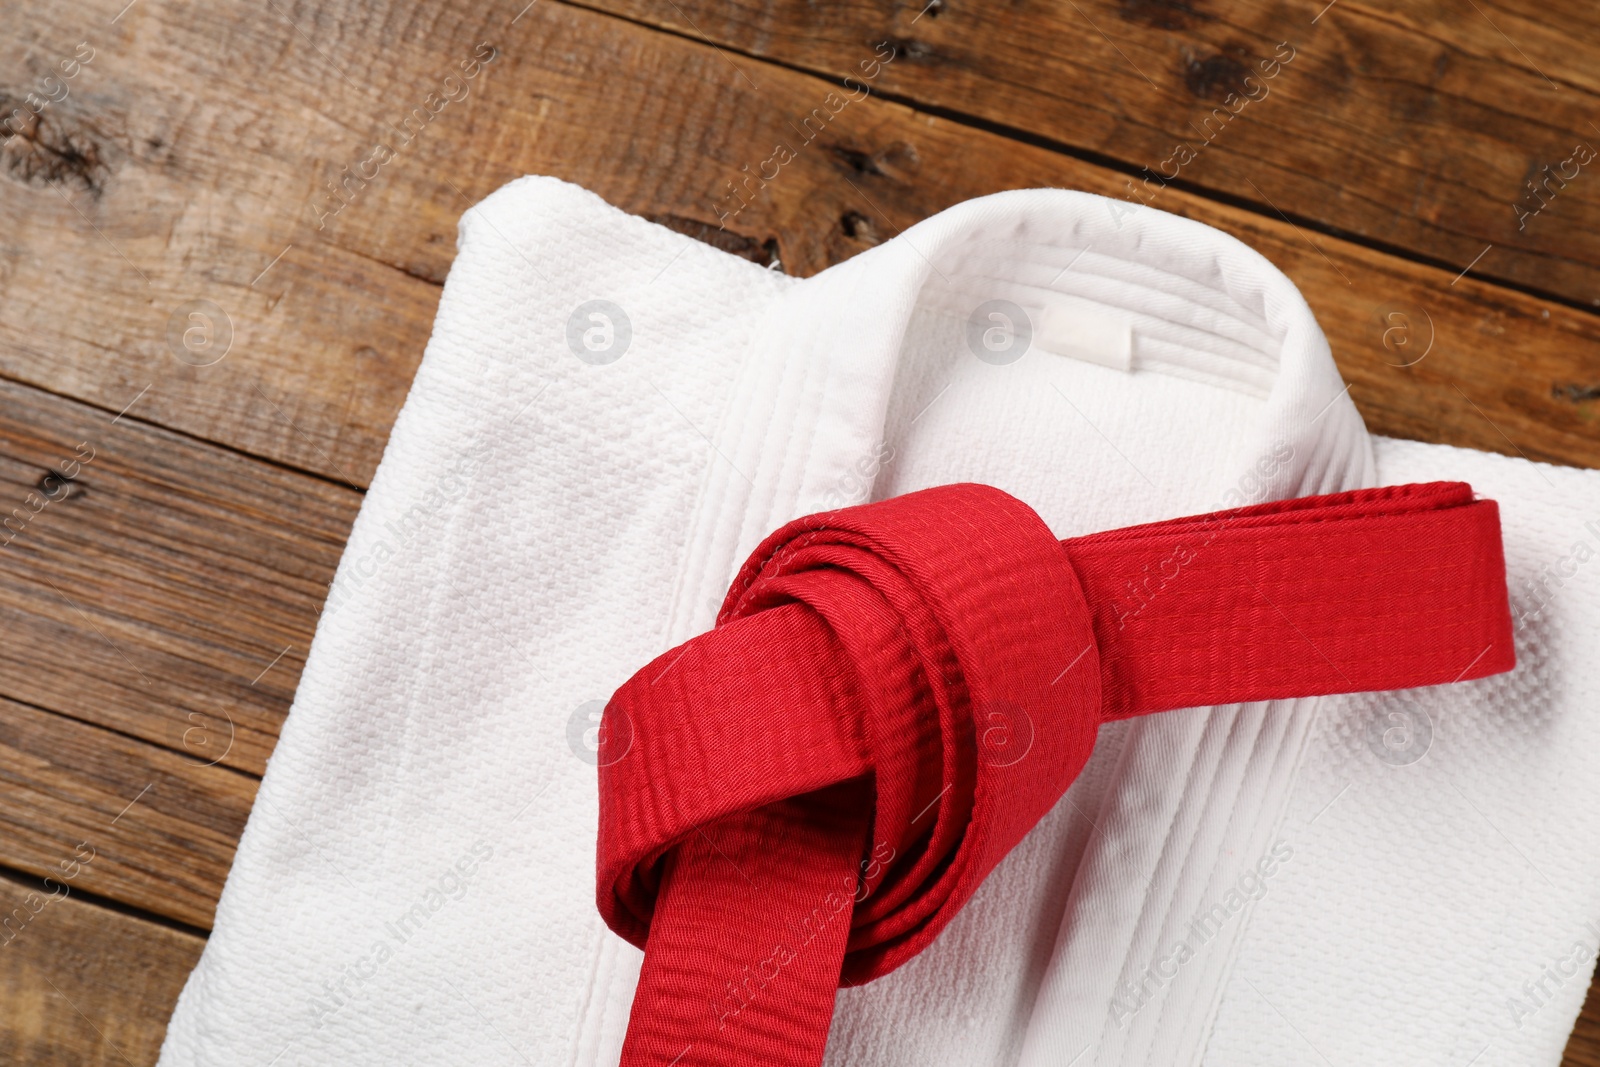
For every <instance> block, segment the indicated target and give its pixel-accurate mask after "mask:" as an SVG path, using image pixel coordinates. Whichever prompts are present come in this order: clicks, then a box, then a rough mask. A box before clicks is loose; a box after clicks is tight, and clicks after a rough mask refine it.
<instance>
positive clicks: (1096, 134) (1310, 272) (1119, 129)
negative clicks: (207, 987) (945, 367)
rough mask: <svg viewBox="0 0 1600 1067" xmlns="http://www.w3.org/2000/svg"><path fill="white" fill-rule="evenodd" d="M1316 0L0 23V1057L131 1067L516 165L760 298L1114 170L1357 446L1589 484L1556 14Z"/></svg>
mask: <svg viewBox="0 0 1600 1067" xmlns="http://www.w3.org/2000/svg"><path fill="white" fill-rule="evenodd" d="M1324 2H1325V0H1281V2H1280V0H1001V2H999V3H994V2H979V0H922V3H915V2H900V0H834V2H820V0H721V2H717V0H592V2H588V3H584V4H577V3H568V2H563V0H536V2H534V3H532V4H527V6H524V4H526V3H527V0H492V2H487V3H473V4H467V3H459V2H457V3H450V2H447V0H431V2H427V3H418V2H408V0H367V2H362V3H357V2H354V0H264V2H252V3H243V2H240V0H203V2H202V0H192V2H184V0H134V2H133V3H131V4H130V3H127V2H126V0H70V2H69V0H16V2H13V3H12V4H10V5H9V6H8V7H7V9H6V18H5V19H4V21H3V24H0V114H4V115H7V116H9V117H8V118H5V119H4V120H3V121H5V122H6V124H7V125H6V129H5V130H4V131H3V132H0V137H3V136H6V135H7V134H9V135H10V136H9V137H8V138H7V139H6V140H5V143H4V146H3V147H0V513H9V515H10V516H11V519H10V521H9V522H8V523H7V528H6V529H5V531H3V533H0V541H4V542H5V547H3V548H0V618H3V620H4V622H3V625H4V639H3V640H0V912H3V913H6V914H11V913H12V912H13V909H15V908H18V907H23V908H24V909H25V910H24V911H23V912H22V914H23V915H25V916H28V920H27V921H26V923H25V924H24V925H23V926H22V928H21V929H20V932H18V933H15V936H12V937H10V938H9V939H8V940H6V944H5V945H4V946H3V947H0V1005H3V1007H0V1061H4V1062H6V1063H19V1064H36V1063H37V1064H45V1063H49V1064H69V1063H70V1064H128V1065H143V1064H148V1063H152V1062H154V1059H155V1056H156V1052H157V1049H158V1048H159V1044H160V1040H161V1035H162V1032H163V1027H164V1025H165V1021H166V1018H167V1016H168V1014H169V1012H170V1010H171V1007H172V1004H173V1002H174V1000H175V998H176V996H177V994H178V991H179V989H180V988H181V986H182V983H183V980H184V978H185V976H186V974H187V972H188V970H189V969H190V967H191V966H192V965H193V963H194V961H195V959H196V957H197V956H198V954H199V952H200V948H201V946H202V944H203V942H204V938H205V936H206V931H207V929H208V928H209V927H210V925H211V922H212V915H213V908H214V906H215V903H216V899H217V895H218V893H219V891H220V889H221V886H222V882H223V878H224V876H225V875H226V872H227V870H228V866H229V863H230V861H231V859H232V856H233V849H234V844H235V841H236V840H237V838H238V836H239V833H240V831H241V829H242V827H243V826H244V822H245V818H246V816H247V815H248V813H249V810H250V805H251V801H252V798H253V796H254V793H255V786H256V782H257V779H258V777H259V775H260V774H261V772H262V769H263V767H264V765H265V762H266V759H267V757H268V755H269V754H270V753H271V751H272V745H273V742H274V739H275V738H276V736H277V732H278V728H279V726H280V725H281V723H282V721H283V718H284V716H285V714H286V712H287V710H288V707H289V703H290V700H291V698H292V697H293V695H294V690H295V685H296V681H297V679H298V676H299V672H300V669H301V666H302V664H303V663H304V659H305V654H306V649H307V647H308V645H309V643H310V641H311V636H312V631H313V629H314V627H315V625H316V620H317V614H318V610H319V607H320V605H321V603H322V600H323V597H324V595H325V593H326V589H327V583H328V582H329V581H330V579H331V577H332V574H333V568H334V566H335V564H336V562H337V560H338V558H339V553H340V549H341V547H342V545H343V542H344V540H345V537H346V535H347V533H348V531H349V528H350V524H351V521H352V520H353V518H354V516H355V513H356V509H357V507H358V506H359V504H360V500H361V494H362V490H363V487H364V486H366V485H367V483H368V481H369V479H370V478H371V476H372V473H373V469H374V467H375V466H376V464H377V462H378V458H379V456H380V454H381V452H382V449H383V444H384V440H385V437H386V436H387V434H388V431H389V427H390V425H391V422H392V420H393V418H394V415H395V413H396V411H397V409H398V408H399V406H400V403H401V401H402V399H403V398H404V396H405V393H406V389H407V386H408V383H409V381H410V379H411V375H412V372H413V370H414V369H415V367H416V365H417V361H418V359H419V357H420V355H421V352H422V348H423V345H424V343H425V341H426V339H427V336H428V331H429V325H430V322H431V320H432V317H433V313H434V308H435V304H436V302H437V300H438V296H439V287H440V284H441V283H442V281H443V280H444V277H445V273H446V271H447V270H448V269H449V266H450V261H451V257H452V255H453V250H454V243H455V226H456V221H457V219H458V217H459V216H460V215H461V213H462V211H463V210H464V209H466V208H467V207H468V206H469V205H470V204H472V203H473V202H475V201H476V200H478V199H480V198H481V197H483V196H485V195H486V194H488V193H489V192H491V191H492V190H494V189H495V188H497V187H498V186H500V185H501V184H503V183H505V182H506V181H509V180H511V179H512V178H515V177H517V176H519V175H522V174H525V173H543V174H554V175H557V176H560V177H562V178H566V179H568V180H571V181H574V182H578V183H580V184H582V185H585V186H587V187H589V188H591V189H593V190H595V191H597V192H598V193H600V194H601V195H602V196H604V197H606V198H607V199H608V200H610V201H611V202H613V203H615V204H617V205H619V206H620V207H622V208H624V209H626V210H628V211H631V212H635V213H639V214H643V215H646V216H648V217H651V218H653V219H656V220H657V221H659V222H662V223H664V224H665V225H668V226H671V227H674V228H676V229H679V230H682V231H684V232H687V233H689V234H692V235H694V236H696V237H699V238H701V239H703V240H707V241H710V242H711V243H714V244H716V245H718V246H719V247H722V248H724V249H725V250H727V251H730V252H734V253H736V254H740V255H745V256H748V257H750V258H752V259H755V260H757V261H759V262H762V263H771V262H774V261H776V263H777V264H778V265H779V267H780V268H781V269H782V270H784V271H787V272H789V273H791V274H810V273H813V272H815V271H818V270H820V269H822V268H824V267H826V266H828V265H829V264H832V263H836V262H839V261H840V260H843V259H846V258H848V257H849V256H851V255H853V254H855V253H856V252H859V251H860V250H862V249H863V248H866V247H868V246H870V245H872V244H875V243H877V242H879V241H882V240H885V239H886V238H888V237H890V236H892V235H893V234H895V233H896V232H898V231H899V230H900V229H902V228H903V227H905V226H907V225H909V224H910V223H912V222H914V221H916V220H919V219H922V218H924V217H926V216H928V215H930V214H932V213H934V212H936V211H939V210H940V209H942V208H944V207H947V206H949V205H951V204H954V203H956V202H958V201H961V200H964V199H967V198H969V197H972V196H977V195H980V194H983V193H989V192H994V191H996V190H1000V189H1006V188H1014V187H1027V186H1041V185H1055V186H1066V187H1073V188H1080V189H1088V190H1092V191H1095V192H1101V193H1106V194H1109V195H1113V196H1128V195H1136V194H1130V188H1138V189H1140V190H1145V192H1144V194H1142V195H1143V196H1144V197H1145V198H1146V199H1148V202H1150V203H1151V204H1153V206H1156V207H1159V208H1162V209H1165V210H1168V211H1173V212H1177V213H1179V214H1183V215H1188V216H1191V217H1193V218H1196V219H1200V220H1202V221H1204V222H1207V223H1210V224H1211V225H1213V226H1217V227H1220V228H1222V229H1224V230H1227V231H1228V232H1230V233H1233V234H1236V235H1238V236H1239V237H1241V238H1242V239H1243V240H1245V241H1246V242H1248V243H1249V244H1251V245H1253V246H1254V247H1256V248H1258V249H1260V250H1261V251H1262V252H1263V253H1264V254H1266V255H1267V256H1268V257H1269V258H1270V259H1271V260H1272V261H1273V262H1275V263H1276V264H1278V265H1279V266H1280V267H1282V269H1283V270H1285V271H1286V272H1287V273H1288V274H1289V275H1290V276H1291V277H1292V278H1293V279H1294V280H1295V281H1296V282H1297V283H1298V284H1299V285H1300V286H1301V287H1302V288H1303V289H1304V291H1305V293H1306V296H1307V298H1308V299H1309V300H1310V302H1311V304H1312V306H1313V307H1314V309H1315V311H1316V313H1317V317H1318V319H1319V320H1320V321H1321V323H1322V325H1323V328H1324V329H1325V330H1326V331H1327V333H1328V335H1329V338H1330V339H1331V341H1332V344H1333V350H1334V354H1335V356H1336V357H1337V359H1338V361H1339V365H1340V367H1341V369H1342V370H1343V372H1344V374H1345V376H1346V379H1347V380H1348V381H1349V382H1350V383H1351V384H1352V396H1353V397H1354V398H1355V400H1356V402H1357V404H1358V406H1359V407H1360V409H1361V411H1362V413H1363V414H1364V415H1365V416H1366V419H1367V422H1368V425H1369V426H1370V427H1371V428H1372V429H1373V430H1374V431H1376V432H1380V433H1387V434H1392V435H1397V436H1402V437H1411V438H1418V439H1422V440H1429V441H1443V442H1450V443H1454V444H1459V445H1465V446H1470V447H1473V448H1481V449H1488V450H1491V451H1496V452H1505V453H1509V454H1514V455H1524V456H1528V457H1530V458H1534V459H1540V460H1547V461H1551V462H1556V463H1566V464H1574V465H1578V466H1587V467H1594V466H1597V465H1600V421H1597V420H1600V316H1597V312H1600V175H1595V174H1592V173H1591V172H1592V171H1594V170H1596V169H1600V160H1595V159H1594V158H1593V157H1594V149H1593V148H1589V149H1588V153H1587V154H1588V157H1589V160H1590V162H1589V163H1588V164H1587V165H1585V164H1584V163H1583V162H1580V160H1582V158H1583V156H1584V153H1583V151H1581V149H1582V148H1584V147H1587V146H1591V145H1593V146H1600V128H1597V127H1596V125H1595V121H1600V118H1596V117H1597V116H1600V106H1597V103H1600V14H1597V11H1596V9H1595V7H1594V5H1592V4H1588V3H1580V2H1577V0H1544V2H1535V0H1402V2H1401V3H1399V4H1398V5H1392V4H1389V3H1376V2H1364V0H1335V2H1334V3H1332V4H1327V5H1326V6H1324ZM923 3H925V4H926V6H922V5H923ZM125 4H126V6H124V5H125ZM884 42H887V43H888V45H889V47H891V48H892V49H893V52H892V54H893V57H894V58H893V60H892V61H891V62H889V63H887V64H885V65H883V66H882V67H881V70H879V71H878V72H877V76H876V77H875V78H874V79H873V80H872V81H871V95H870V96H869V97H868V98H866V99H862V100H858V101H855V102H852V103H850V104H849V105H848V106H847V107H845V108H844V109H842V110H840V111H839V112H838V113H837V114H836V115H834V114H831V113H830V114H829V115H828V116H827V117H828V121H827V123H826V126H825V129H824V132H823V134H822V135H821V136H819V137H817V138H816V140H815V141H814V142H813V143H811V144H810V145H807V146H806V147H805V148H804V149H803V150H801V151H800V152H799V153H798V154H797V157H796V158H795V159H794V160H793V161H792V162H790V163H788V164H787V165H786V166H784V167H783V169H782V171H781V173H780V175H779V177H777V178H776V179H774V180H773V181H772V182H770V183H769V184H768V185H767V186H766V188H764V189H762V190H760V191H759V193H758V194H756V195H753V196H752V198H751V201H750V203H749V204H748V206H746V207H744V208H743V210H741V211H739V213H738V214H737V215H736V216H735V217H734V218H732V219H731V220H729V223H728V226H727V228H726V229H725V230H719V229H718V227H717V223H718V220H719V211H724V210H727V209H728V206H729V205H730V204H737V203H738V201H737V200H734V201H730V200H729V199H728V195H729V188H730V187H729V183H730V182H731V181H737V180H741V179H742V178H743V177H744V175H745V174H746V173H748V171H746V170H744V169H743V168H745V167H748V168H750V170H755V169H757V168H758V167H759V166H760V164H761V161H763V160H765V159H767V158H768V157H769V156H770V155H771V154H772V150H773V146H774V144H775V143H776V142H777V141H779V140H788V139H791V134H792V132H793V127H794V126H795V125H797V124H799V123H801V122H802V121H803V120H804V118H805V117H806V116H807V115H808V114H810V113H811V112H812V111H813V109H815V108H825V107H827V106H828V105H827V104H826V102H825V101H826V98H827V96H828V94H829V93H831V92H836V91H840V90H841V89H842V86H843V82H842V79H843V78H844V76H845V75H847V74H849V73H851V72H852V71H859V70H860V64H861V63H862V62H863V61H864V60H867V59H869V58H872V57H873V56H874V52H875V50H876V49H878V48H879V47H880V46H881V45H882V43H884ZM1285 42H1286V46H1285V45H1284V43H1285ZM484 46H488V49H487V50H485V48H484ZM1291 52H1292V55H1293V58H1292V59H1290V60H1288V61H1287V62H1286V63H1284V64H1283V65H1282V67H1281V69H1280V70H1279V72H1278V74H1277V76H1276V77H1275V78H1273V79H1272V80H1271V81H1270V83H1269V88H1270V92H1268V94H1267V95H1266V96H1264V97H1262V96H1259V92H1260V83H1247V82H1245V81H1244V77H1245V75H1246V74H1247V73H1248V72H1249V71H1250V69H1251V68H1252V66H1255V65H1256V64H1258V63H1259V61H1261V60H1262V59H1265V58H1268V57H1272V56H1274V55H1275V54H1276V55H1278V56H1280V57H1281V56H1283V55H1288V54H1290V53H1291ZM490 54H492V56H493V58H492V60H491V61H489V62H488V63H487V64H486V65H483V66H482V67H481V69H480V70H479V71H478V72H477V73H476V76H475V77H474V78H472V79H471V80H470V81H455V82H446V81H445V78H446V76H447V75H450V74H452V73H455V74H457V75H458V76H459V74H460V71H461V69H462V68H461V64H462V62H463V61H466V62H468V63H470V62H472V61H473V60H474V58H475V57H481V56H483V55H490ZM1251 85H1256V90H1255V93H1256V95H1257V98H1256V99H1253V100H1252V101H1251V102H1250V103H1249V104H1248V105H1247V106H1244V107H1243V108H1242V110H1240V111H1239V114H1238V115H1237V117H1230V118H1229V119H1228V120H1227V121H1226V122H1222V120H1219V119H1217V118H1216V117H1215V113H1214V111H1213V109H1214V108H1218V107H1225V106H1226V105H1227V102H1228V98H1229V94H1230V93H1240V92H1243V91H1245V90H1247V89H1248V88H1249V86H1251ZM463 92H464V93H465V95H464V96H463V95H462V93H463ZM430 94H432V95H430ZM447 94H448V96H449V97H453V99H447V98H446V96H447ZM1238 99H1239V98H1238V97H1237V96H1235V97H1234V101H1233V103H1234V106H1237V101H1238ZM416 109H421V110H416ZM408 116H409V117H410V122H411V128H412V129H418V128H420V130H421V132H420V133H419V134H417V135H416V136H415V137H414V138H412V139H411V140H410V142H409V143H407V144H406V145H405V146H404V147H403V148H400V149H398V150H397V152H396V154H395V156H394V158H392V159H388V160H386V161H384V162H383V165H382V166H381V167H378V168H377V173H376V175H375V176H373V177H371V179H370V180H367V181H364V182H363V181H361V180H351V181H350V182H349V183H348V185H347V186H345V189H346V192H345V194H344V196H343V197H342V198H340V199H335V198H334V194H333V193H332V192H330V186H329V183H330V182H335V181H341V180H343V179H344V178H345V177H346V176H347V175H349V174H351V173H352V172H358V171H364V172H365V173H367V174H372V167H371V166H365V167H363V161H366V160H368V159H369V158H371V157H372V155H373V147H374V145H375V144H376V143H378V142H379V141H380V140H381V141H387V142H389V143H391V144H393V143H395V142H397V141H400V140H401V139H402V137H401V135H399V134H396V133H395V132H394V130H395V127H396V126H399V125H402V124H404V123H406V122H407V119H408ZM1208 118H1210V120H1211V121H1209V122H1208ZM424 119H426V125H423V120H424ZM1592 120H1593V121H1592ZM1208 133H1209V134H1210V136H1209V137H1208V136H1207V135H1208ZM1180 140H1183V141H1187V142H1188V143H1189V144H1190V145H1191V148H1192V150H1193V155H1194V158H1192V159H1190V160H1187V161H1185V163H1184V165H1183V166H1182V167H1181V168H1179V169H1178V170H1177V176H1176V178H1175V179H1173V180H1172V181H1171V182H1170V183H1167V184H1165V185H1163V184H1162V183H1161V182H1157V181H1154V180H1152V181H1150V182H1149V183H1146V182H1145V178H1146V177H1148V176H1149V175H1150V174H1152V173H1153V171H1152V170H1151V169H1150V168H1157V167H1160V166H1163V165H1165V166H1166V167H1167V170H1168V172H1169V173H1170V172H1171V169H1172V165H1171V164H1165V163H1164V161H1166V160H1168V159H1169V158H1171V157H1172V154H1173V148H1174V146H1175V145H1176V144H1177V143H1178V142H1179V141H1180ZM1195 146H1198V147H1195ZM1547 167H1548V168H1550V169H1549V170H1546V169H1545V168H1547ZM1574 170H1576V173H1575V174H1574ZM1552 173H1554V174H1556V175H1557V177H1555V178H1549V177H1548V176H1549V175H1550V174H1552ZM1529 181H1535V182H1545V183H1547V184H1545V185H1542V186H1541V188H1540V190H1539V192H1537V193H1535V192H1532V191H1530V188H1529V185H1528V182H1529ZM1519 204H1520V205H1521V207H1520V208H1519V207H1518V205H1519ZM335 205H337V206H338V210H337V211H336V212H335V211H334V210H333V208H334V206H335ZM1534 209H1537V213H1536V214H1535V213H1534ZM186 331H187V332H186ZM213 360H214V361H213ZM199 364H206V365H199ZM47 878H48V879H49V881H48V882H47V881H44V879H47ZM63 893H69V894H70V895H67V896H65V898H64V899H63V898H62V897H61V895H62V894H63ZM30 895H32V896H31V899H32V900H34V901H36V902H37V901H40V900H41V899H42V898H43V897H44V896H46V895H49V896H53V897H55V898H56V899H52V900H50V901H48V902H46V903H44V905H43V907H42V909H41V910H39V911H38V913H37V914H33V913H32V911H31V910H29V909H28V906H27V903H26V902H27V901H28V900H29V899H30ZM1567 1062H1568V1063H1570V1064H1588V1065H1600V1001H1597V1000H1595V999H1591V1004H1590V1008H1589V1009H1588V1011H1587V1012H1586V1014H1585V1016H1584V1017H1583V1019H1582V1020H1580V1023H1579V1027H1578V1031H1577V1033H1576V1035H1575V1037H1574V1039H1573V1042H1572V1045H1571V1047H1570V1048H1569V1052H1568V1060H1567Z"/></svg>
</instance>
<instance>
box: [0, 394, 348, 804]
mask: <svg viewBox="0 0 1600 1067" xmlns="http://www.w3.org/2000/svg"><path fill="white" fill-rule="evenodd" d="M141 402H142V401H141ZM63 474H65V475H70V477H67V478H63V477H62V475H63ZM359 500H360V496H359V494H358V493H357V492H355V491H353V490H350V489H347V488H345V487H343V486H339V485H336V484H332V483H329V482H326V481H324V480H322V479H319V478H314V477H311V476H308V475H305V474H300V473H296V472H293V471H287V470H284V469H282V468H279V467H276V466H273V465H271V464H269V463H265V462H262V461H260V460H256V459H251V458H249V457H246V456H241V455H238V454H236V453H232V452H228V451H225V450H223V449H220V448H217V447H215V446H212V445H207V444H204V443H201V442H197V441H194V440H191V439H189V438H187V437H183V436H180V435H178V434H174V433H172V432H170V431H167V430H161V429H157V428H155V427H151V426H148V425H145V424H143V423H139V422H136V421H134V420H133V419H132V418H130V417H126V416H125V417H123V418H121V419H119V420H116V421H115V422H113V420H112V417H111V416H109V415H107V414H106V413H104V412H101V411H97V410H95V409H93V408H90V407H87V406H85V405H82V404H79V403H76V402H73V401H69V400H65V399H62V398H60V397H55V396H51V395H49V394H45V393H42V392H40V391H38V390H35V389H30V388H28V387H26V386H20V385H16V384H14V383H9V382H3V381H0V503H3V504H4V508H3V509H0V514H3V515H4V517H5V518H4V521H5V528H4V529H0V542H5V543H4V547H0V612H4V613H5V616H6V631H7V632H6V640H4V641H3V642H0V695H4V696H8V697H11V698H13V699H16V700H20V701H25V702H26V703H29V704H32V705H35V706H38V707H42V708H46V709H49V710H52V711H57V712H60V713H62V714H66V715H69V716H72V717H74V718H79V719H82V720H84V721H86V722H92V723H96V724H98V725H101V726H105V727H109V728H111V729H114V730H117V731H120V732H122V733H124V734H127V735H129V736H131V737H135V738H140V739H143V740H145V741H148V742H150V743H151V744H153V745H157V746H160V747H164V748H167V749H171V750H173V751H174V752H178V753H182V754H183V755H184V756H185V757H186V758H190V759H193V760H196V761H199V762H210V761H212V760H218V761H220V763H221V764H222V765H224V766H228V767H234V768H238V769H243V770H248V771H252V772H255V773H259V772H260V771H261V769H262V768H263V767H264V766H265V763H266V758H267V755H268V754H269V753H270V752H271V751H272V746H273V744H274V742H275V741H276V739H277V735H278V727H279V725H280V724H281V723H282V721H283V717H284V715H285V714H286V713H287V711H288V706H289V701H290V699H291V698H292V697H293V694H294V690H295V686H296V684H297V682H298V679H299V673H300V668H301V666H302V665H303V664H304V662H305V654H306V650H307V649H308V648H309V647H310V643H311V635H312V631H313V629H314V628H315V625H316V620H317V613H318V611H319V610H320V608H321V605H322V601H323V599H324V597H325V596H326V594H327V583H328V582H329V581H331V580H332V577H333V569H334V566H335V565H336V564H337V562H338V558H339V553H340V550H341V549H342V548H343V545H344V540H345V538H346V537H347V536H348V534H349V529H350V524H351V523H352V522H353V521H354V518H355V512H356V508H357V507H358V505H359Z"/></svg>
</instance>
